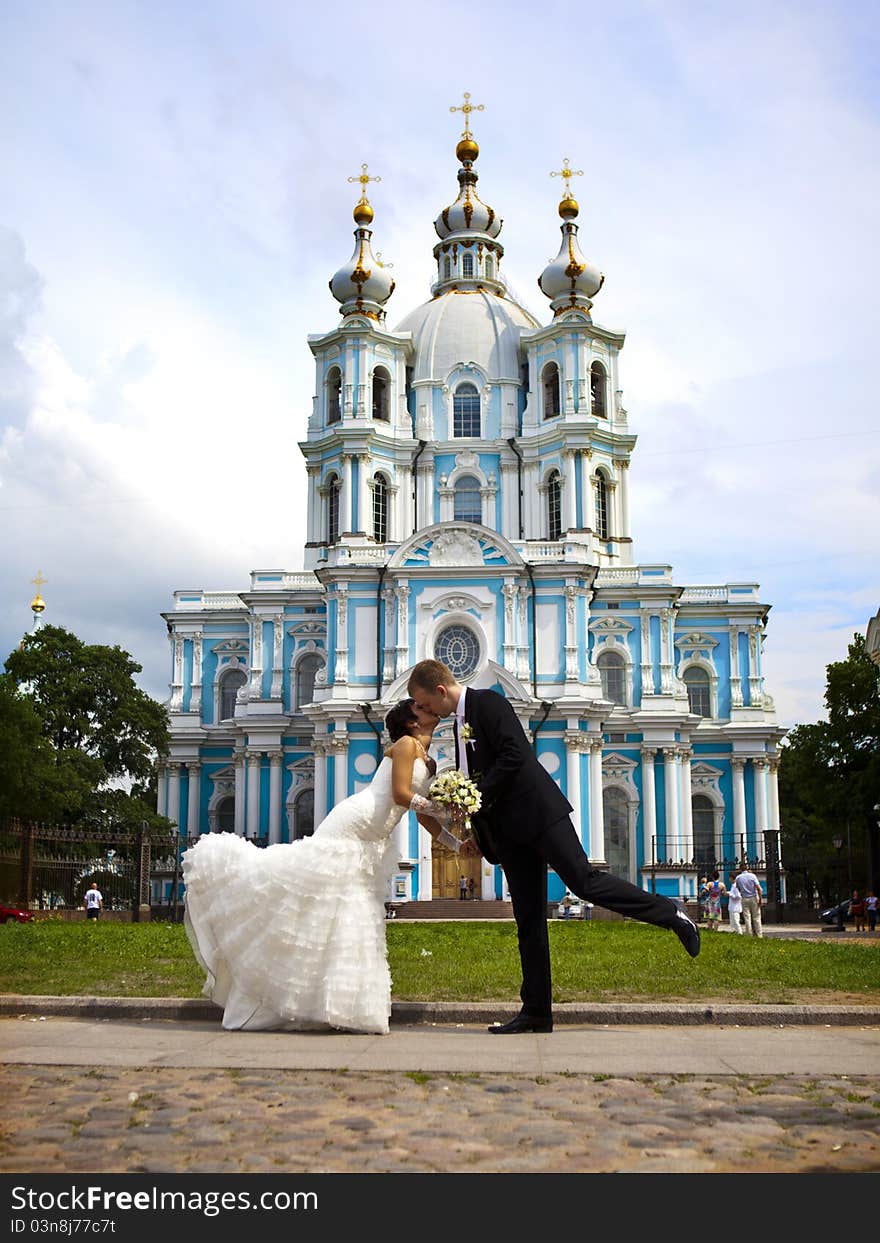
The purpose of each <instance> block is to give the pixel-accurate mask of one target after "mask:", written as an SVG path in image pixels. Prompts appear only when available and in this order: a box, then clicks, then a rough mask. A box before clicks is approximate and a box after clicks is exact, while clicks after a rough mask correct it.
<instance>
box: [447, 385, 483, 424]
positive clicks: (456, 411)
mask: <svg viewBox="0 0 880 1243" xmlns="http://www.w3.org/2000/svg"><path fill="white" fill-rule="evenodd" d="M452 434H453V436H479V434H480V394H479V393H478V392H477V389H476V386H475V385H473V384H459V386H458V388H457V389H456V390H455V396H454V397H453V399H452Z"/></svg>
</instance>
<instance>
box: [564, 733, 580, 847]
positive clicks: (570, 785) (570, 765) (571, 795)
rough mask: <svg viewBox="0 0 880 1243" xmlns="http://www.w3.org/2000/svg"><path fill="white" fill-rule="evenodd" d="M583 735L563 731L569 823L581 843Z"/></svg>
mask: <svg viewBox="0 0 880 1243" xmlns="http://www.w3.org/2000/svg"><path fill="white" fill-rule="evenodd" d="M582 745H583V734H582V733H581V732H580V731H579V730H577V729H567V730H566V731H565V767H566V786H567V796H566V797H567V798H568V801H569V802H570V803H571V806H572V809H573V810H572V813H571V822H572V824H573V825H574V827H575V832H576V833H577V835H578V837H579V838H580V839H581V841H583V836H584V835H583V827H582V816H581V747H582Z"/></svg>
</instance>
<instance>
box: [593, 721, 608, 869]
mask: <svg viewBox="0 0 880 1243" xmlns="http://www.w3.org/2000/svg"><path fill="white" fill-rule="evenodd" d="M589 857H590V862H591V863H604V862H605V811H604V800H603V797H602V743H601V742H592V743H591V745H590V850H589Z"/></svg>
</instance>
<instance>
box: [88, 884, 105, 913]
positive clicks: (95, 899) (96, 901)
mask: <svg viewBox="0 0 880 1243" xmlns="http://www.w3.org/2000/svg"><path fill="white" fill-rule="evenodd" d="M103 905H104V898H103V895H102V894H101V891H100V890H99V889H98V882H97V881H95V880H93V881H92V884H91V887H90V888H89V889H87V890H86V896H85V899H84V900H83V906H84V907H85V908H86V918H87V919H97V918H98V916H99V915H100V914H101V907H102V906H103Z"/></svg>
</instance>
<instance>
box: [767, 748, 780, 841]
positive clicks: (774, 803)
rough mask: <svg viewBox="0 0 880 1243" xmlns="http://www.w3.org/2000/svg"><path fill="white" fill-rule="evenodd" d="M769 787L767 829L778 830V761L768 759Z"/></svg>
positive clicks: (776, 759)
mask: <svg viewBox="0 0 880 1243" xmlns="http://www.w3.org/2000/svg"><path fill="white" fill-rule="evenodd" d="M767 781H768V784H769V787H770V819H769V823H768V825H767V828H768V829H773V830H775V831H777V832H778V830H779V759H778V758H777V756H775V755H774V756H771V758H770V773H769V776H768V778H767Z"/></svg>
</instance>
